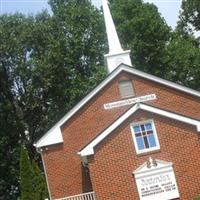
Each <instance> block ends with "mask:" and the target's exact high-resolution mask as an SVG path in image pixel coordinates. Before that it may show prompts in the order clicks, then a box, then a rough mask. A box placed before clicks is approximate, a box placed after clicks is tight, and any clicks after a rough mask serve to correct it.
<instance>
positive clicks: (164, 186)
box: [137, 172, 178, 200]
mask: <svg viewBox="0 0 200 200" xmlns="http://www.w3.org/2000/svg"><path fill="white" fill-rule="evenodd" d="M137 185H138V189H139V190H140V192H139V193H140V197H141V199H145V200H146V199H148V200H149V199H153V198H155V196H157V195H159V196H160V195H161V196H162V197H165V196H168V195H169V194H173V193H177V185H176V181H175V179H174V176H173V174H172V173H170V172H169V173H163V174H158V175H153V176H149V177H145V178H141V179H140V180H138V181H137ZM175 196H178V195H175ZM155 199H157V198H155Z"/></svg>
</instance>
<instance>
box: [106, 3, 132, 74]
mask: <svg viewBox="0 0 200 200" xmlns="http://www.w3.org/2000/svg"><path fill="white" fill-rule="evenodd" d="M102 5H103V13H104V20H105V25H106V32H107V38H108V45H109V54H106V55H105V59H106V63H107V68H108V73H110V72H112V71H113V70H114V69H115V68H117V67H118V66H119V65H120V64H121V63H124V64H127V65H130V66H132V64H131V59H130V51H129V50H128V51H124V50H123V49H122V47H121V44H120V41H119V38H118V35H117V31H116V28H115V25H114V22H113V19H112V16H111V13H110V9H109V7H108V0H102Z"/></svg>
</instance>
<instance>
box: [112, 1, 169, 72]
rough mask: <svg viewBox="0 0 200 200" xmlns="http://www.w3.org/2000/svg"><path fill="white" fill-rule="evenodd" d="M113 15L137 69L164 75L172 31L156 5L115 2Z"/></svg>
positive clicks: (121, 37)
mask: <svg viewBox="0 0 200 200" xmlns="http://www.w3.org/2000/svg"><path fill="white" fill-rule="evenodd" d="M110 2H111V11H112V15H113V18H114V21H115V24H116V26H117V30H118V33H119V35H120V39H121V42H122V43H123V46H124V48H125V49H131V56H132V63H133V65H135V67H137V68H139V69H141V70H143V71H147V72H150V73H153V74H157V75H162V68H163V67H164V66H163V58H164V56H165V53H166V50H165V45H166V43H167V41H168V40H169V37H170V28H169V27H168V26H167V24H166V23H165V21H164V19H163V18H162V17H161V16H160V13H159V12H158V9H157V7H156V6H155V5H153V4H149V3H143V1H142V0H112V1H110Z"/></svg>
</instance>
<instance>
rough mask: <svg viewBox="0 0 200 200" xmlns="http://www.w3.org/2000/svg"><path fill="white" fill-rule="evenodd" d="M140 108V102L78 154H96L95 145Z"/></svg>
mask: <svg viewBox="0 0 200 200" xmlns="http://www.w3.org/2000/svg"><path fill="white" fill-rule="evenodd" d="M138 108H139V104H135V105H134V106H133V107H132V108H130V109H129V110H128V111H127V112H126V113H125V114H123V115H122V116H121V117H120V118H119V119H117V120H116V121H115V122H114V123H113V124H112V125H110V126H109V127H108V128H107V129H106V130H105V131H103V132H102V133H101V134H100V135H99V136H98V137H96V139H94V140H93V141H92V142H91V143H90V144H88V145H87V146H86V147H85V148H84V149H83V150H82V151H80V152H79V153H78V154H79V155H81V156H82V157H84V156H88V155H92V154H94V147H95V146H96V145H97V144H98V143H100V142H101V141H102V140H104V139H105V138H106V137H107V136H108V135H109V134H110V133H111V132H112V131H114V130H115V129H116V128H117V127H118V126H119V125H120V124H121V123H122V122H124V121H125V120H126V119H127V118H128V117H129V116H130V115H132V114H133V113H134V112H135V111H136V110H137V109H138Z"/></svg>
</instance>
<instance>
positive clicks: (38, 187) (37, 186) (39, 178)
mask: <svg viewBox="0 0 200 200" xmlns="http://www.w3.org/2000/svg"><path fill="white" fill-rule="evenodd" d="M32 168H33V172H34V177H33V180H32V181H33V186H34V194H35V200H44V199H46V198H47V197H48V190H47V185H46V181H45V177H44V175H43V174H42V173H41V170H40V169H39V167H38V165H37V163H36V162H35V161H32Z"/></svg>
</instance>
